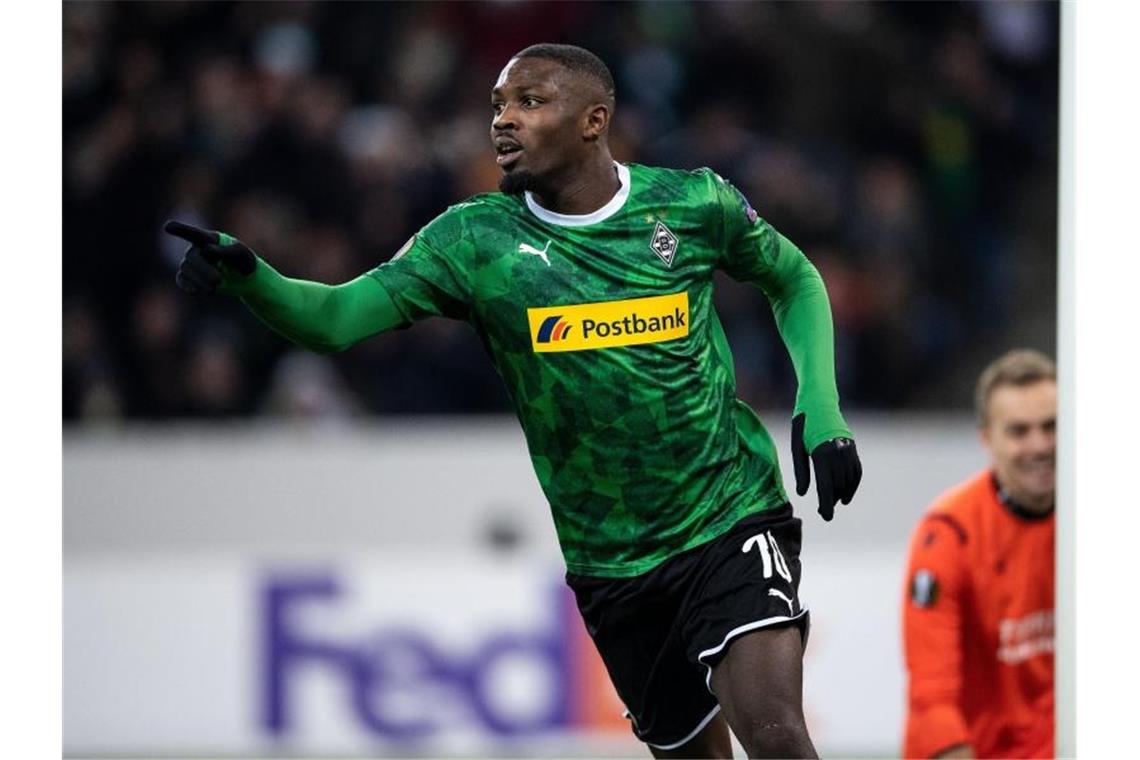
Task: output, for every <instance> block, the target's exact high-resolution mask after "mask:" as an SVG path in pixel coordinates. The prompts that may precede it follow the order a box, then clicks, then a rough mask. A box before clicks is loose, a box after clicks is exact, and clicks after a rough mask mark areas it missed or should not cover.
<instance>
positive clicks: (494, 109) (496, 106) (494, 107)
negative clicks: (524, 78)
mask: <svg viewBox="0 0 1140 760" xmlns="http://www.w3.org/2000/svg"><path fill="white" fill-rule="evenodd" d="M502 110H503V104H502V103H492V104H491V113H494V114H497V113H499V112H500V111H502Z"/></svg>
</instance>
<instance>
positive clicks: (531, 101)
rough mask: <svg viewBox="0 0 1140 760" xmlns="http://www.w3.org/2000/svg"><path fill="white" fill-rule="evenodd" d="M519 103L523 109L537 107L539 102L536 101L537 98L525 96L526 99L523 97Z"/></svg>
mask: <svg viewBox="0 0 1140 760" xmlns="http://www.w3.org/2000/svg"><path fill="white" fill-rule="evenodd" d="M519 102H520V103H522V105H523V107H524V108H534V107H535V106H537V105H538V104H539V102H540V101H539V100H538V98H535V97H531V96H530V95H527V96H526V97H524V98H523V99H522V100H520V101H519Z"/></svg>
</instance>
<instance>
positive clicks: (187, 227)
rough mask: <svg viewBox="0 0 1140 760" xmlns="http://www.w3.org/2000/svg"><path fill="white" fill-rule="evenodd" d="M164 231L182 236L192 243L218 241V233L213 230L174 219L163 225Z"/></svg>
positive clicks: (203, 243) (212, 243) (213, 242)
mask: <svg viewBox="0 0 1140 760" xmlns="http://www.w3.org/2000/svg"><path fill="white" fill-rule="evenodd" d="M162 231H163V232H165V233H166V234H168V235H174V236H175V237H180V238H182V239H183V240H185V241H186V242H188V243H191V244H192V245H214V244H215V243H217V242H218V233H216V232H214V231H213V230H204V229H202V228H201V227H195V226H194V225H192V224H186V223H184V222H176V221H174V220H171V221H169V222H167V223H166V224H164V225H162Z"/></svg>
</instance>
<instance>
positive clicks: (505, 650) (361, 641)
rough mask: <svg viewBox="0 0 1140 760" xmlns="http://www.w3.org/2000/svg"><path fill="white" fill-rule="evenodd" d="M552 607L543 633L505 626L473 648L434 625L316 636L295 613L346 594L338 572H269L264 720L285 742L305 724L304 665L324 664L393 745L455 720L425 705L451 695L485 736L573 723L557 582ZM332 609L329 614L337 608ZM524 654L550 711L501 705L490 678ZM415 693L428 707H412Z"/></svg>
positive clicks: (354, 711)
mask: <svg viewBox="0 0 1140 760" xmlns="http://www.w3.org/2000/svg"><path fill="white" fill-rule="evenodd" d="M554 591H555V592H556V593H557V594H558V601H557V606H556V607H555V609H556V610H558V611H559V614H555V615H553V616H552V623H553V624H552V625H550V626H549V627H548V628H547V629H546V630H534V631H502V632H496V633H494V634H493V635H488V636H487V637H486V638H485V639H484V640H482V641H479V642H473V644H474V645H475V646H474V647H473V649H472V650H471V651H473V654H464V653H459V652H455V651H449V650H448V649H447V648H446V647H444V646H443V645H441V644H440V643H439V642H438V641H435V640H433V638H432V636H431V634H430V632H429V631H425V630H423V629H419V628H415V629H413V628H409V627H378V628H376V629H374V630H372V631H371V632H369V633H366V634H364V635H361V636H357V637H349V636H335V637H334V636H329V635H320V634H317V633H315V632H313V631H306V630H302V627H301V626H299V625H298V618H299V617H300V615H299V614H298V613H299V612H300V611H301V610H302V609H307V610H308V612H307V613H306V614H309V615H310V616H311V615H312V614H314V613H315V612H316V610H314V609H313V608H325V609H328V608H330V607H334V606H335V605H337V604H338V603H339V602H341V600H342V599H343V598H344V592H343V590H342V587H341V584H340V583H339V581H338V579H337V577H336V576H335V575H333V574H313V575H303V576H289V577H272V578H270V579H269V580H267V581H266V582H265V584H264V585H263V588H262V591H261V613H262V652H263V658H262V664H263V666H262V667H263V682H262V683H263V687H262V713H261V715H262V717H261V720H262V724H263V725H264V727H265V729H266V730H267V731H268V732H269V733H271V734H273V735H274V736H276V737H278V738H284V737H285V736H287V735H288V733H289V731H290V730H291V729H292V728H293V727H294V726H295V725H296V724H297V721H298V720H299V718H298V716H297V715H296V714H295V710H294V709H293V704H294V701H295V698H296V693H295V692H296V690H297V689H298V688H299V685H298V683H297V681H298V674H299V671H301V670H302V669H310V668H320V669H324V670H326V671H327V672H328V673H329V674H331V675H332V676H333V677H334V678H336V679H339V680H340V681H341V682H342V683H343V684H344V685H345V687H346V693H347V694H348V696H349V705H347V708H348V710H349V712H350V714H351V716H353V717H354V718H355V720H356V721H357V722H358V724H359V725H360V726H361V727H362V728H363V729H365V730H366V731H368V732H371V733H373V734H375V735H377V736H378V737H383V738H385V739H388V740H394V741H415V740H419V739H427V738H430V737H431V736H432V735H434V734H436V733H437V732H439V731H440V730H442V729H444V728H445V727H453V726H449V725H448V723H447V721H450V720H453V718H451V717H449V716H448V715H445V714H443V713H444V712H446V711H443V710H433V709H428V708H427V707H426V706H428V705H433V704H438V696H439V695H440V694H446V695H447V696H448V697H450V698H452V699H454V700H458V701H459V702H461V703H463V704H464V706H465V708H466V709H465V711H464V712H465V713H467V714H468V715H470V716H473V717H474V719H475V721H476V722H477V723H479V724H482V726H483V727H484V728H485V729H486V730H488V731H489V732H491V733H493V734H497V735H502V736H517V735H526V734H535V733H541V732H545V731H551V730H557V729H562V728H566V727H568V726H570V725H571V723H572V720H573V718H572V711H573V709H572V693H573V691H574V689H573V688H572V686H573V683H572V679H573V673H572V665H573V663H572V662H571V659H572V644H571V642H570V636H571V633H570V631H569V629H568V626H566V625H563V624H562V620H561V617H560V615H561V610H562V609H563V606H564V600H565V597H566V593H565V589H564V588H562V587H557V588H555V589H554ZM331 611H332V610H330V612H331ZM515 658H523V659H524V660H526V661H528V664H529V665H532V666H533V665H538V666H539V667H543V668H546V669H548V670H549V672H550V673H551V675H552V676H553V677H552V678H550V679H549V681H550V684H551V685H550V687H549V688H550V693H549V694H548V695H547V696H548V698H547V699H544V701H543V702H544V707H543V708H542V709H541V710H540V711H538V712H531V713H528V714H527V715H523V716H520V715H517V714H511V713H510V711H508V710H504V709H503V708H502V707H501V706H499V705H497V704H496V701H495V699H494V698H493V696H492V693H491V682H492V678H493V675H494V673H495V671H496V668H498V667H500V665H501V664H502V663H504V662H512V661H515V662H517V660H516V659H515ZM409 695H418V696H420V697H422V699H416V700H415V701H416V702H417V703H419V704H423V705H425V708H424V709H422V710H419V711H415V710H413V711H409V710H408V699H407V697H408V696H409Z"/></svg>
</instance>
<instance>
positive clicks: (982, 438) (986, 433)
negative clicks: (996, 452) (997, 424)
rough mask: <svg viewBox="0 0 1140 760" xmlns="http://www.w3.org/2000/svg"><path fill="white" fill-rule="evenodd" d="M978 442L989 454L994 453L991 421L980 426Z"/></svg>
mask: <svg viewBox="0 0 1140 760" xmlns="http://www.w3.org/2000/svg"><path fill="white" fill-rule="evenodd" d="M978 442H979V443H981V444H982V448H983V449H985V450H986V452H987V453H992V452H993V447H992V445H991V439H990V424H989V421H986V422H985V423H984V424H982V425H979V426H978Z"/></svg>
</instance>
